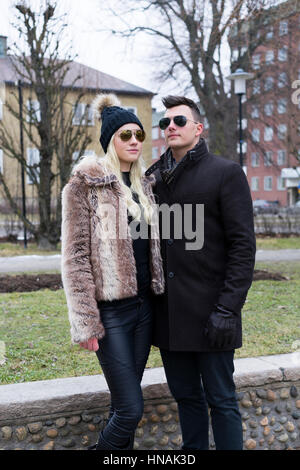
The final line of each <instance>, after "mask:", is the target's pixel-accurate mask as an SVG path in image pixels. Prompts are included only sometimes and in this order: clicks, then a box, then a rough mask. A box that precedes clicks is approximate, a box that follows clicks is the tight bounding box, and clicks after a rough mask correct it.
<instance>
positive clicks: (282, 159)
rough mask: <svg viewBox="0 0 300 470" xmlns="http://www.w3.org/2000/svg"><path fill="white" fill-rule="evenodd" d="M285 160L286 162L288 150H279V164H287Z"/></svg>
mask: <svg viewBox="0 0 300 470" xmlns="http://www.w3.org/2000/svg"><path fill="white" fill-rule="evenodd" d="M285 162H286V150H278V152H277V163H278V165H285Z"/></svg>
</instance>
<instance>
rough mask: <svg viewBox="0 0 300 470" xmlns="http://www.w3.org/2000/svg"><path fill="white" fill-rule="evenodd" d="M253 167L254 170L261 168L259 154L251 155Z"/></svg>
mask: <svg viewBox="0 0 300 470" xmlns="http://www.w3.org/2000/svg"><path fill="white" fill-rule="evenodd" d="M251 166H252V167H253V168H255V167H258V166H259V155H258V153H257V152H252V153H251Z"/></svg>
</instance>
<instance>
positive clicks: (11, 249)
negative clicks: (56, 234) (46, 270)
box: [0, 242, 60, 257]
mask: <svg viewBox="0 0 300 470" xmlns="http://www.w3.org/2000/svg"><path fill="white" fill-rule="evenodd" d="M59 253H60V243H59V244H58V245H57V250H55V251H47V250H39V249H38V247H37V244H36V243H33V242H30V243H28V244H27V248H24V244H23V243H20V242H18V243H8V242H5V243H0V257H1V256H2V257H3V256H5V257H7V256H24V255H56V254H59Z"/></svg>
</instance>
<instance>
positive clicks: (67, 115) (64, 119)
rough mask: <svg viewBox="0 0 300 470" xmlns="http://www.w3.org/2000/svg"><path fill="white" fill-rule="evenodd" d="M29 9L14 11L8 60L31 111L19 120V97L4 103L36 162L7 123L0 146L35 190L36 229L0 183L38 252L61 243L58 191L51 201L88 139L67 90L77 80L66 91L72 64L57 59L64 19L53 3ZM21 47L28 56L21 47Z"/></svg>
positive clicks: (3, 123) (1, 126)
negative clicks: (13, 33)
mask: <svg viewBox="0 0 300 470" xmlns="http://www.w3.org/2000/svg"><path fill="white" fill-rule="evenodd" d="M29 5H30V3H29V2H24V1H23V2H19V3H17V4H16V5H15V8H16V12H17V13H16V25H15V26H16V28H17V31H18V33H19V37H20V41H19V42H18V43H14V45H13V47H12V51H13V54H11V55H10V56H9V57H10V59H11V62H12V65H13V67H14V69H15V71H16V74H17V76H18V77H19V79H20V80H21V81H22V84H23V88H24V89H26V90H29V93H30V97H31V98H30V100H29V103H30V106H29V109H28V103H24V104H23V108H22V115H21V113H20V112H19V97H18V94H17V91H16V89H12V92H11V93H12V95H13V99H12V100H7V101H6V108H7V110H8V111H9V113H11V115H12V116H13V118H14V122H15V126H16V128H18V126H19V122H20V120H21V121H22V127H23V129H24V136H25V138H26V140H27V141H28V142H30V144H31V145H32V146H33V147H34V148H36V149H38V151H39V160H38V161H35V162H29V161H27V159H26V157H24V156H22V152H21V151H20V142H19V140H17V141H16V139H15V138H14V133H13V132H12V131H15V129H11V128H9V127H8V126H7V124H6V121H5V120H3V121H1V122H0V146H1V147H2V149H3V150H4V151H5V153H6V155H8V156H9V157H11V158H13V159H16V160H17V161H18V162H20V164H21V165H23V166H24V168H25V171H26V174H27V175H28V177H29V178H30V179H31V182H32V184H33V185H34V186H35V188H36V194H37V203H38V215H39V222H38V224H34V223H33V221H30V220H29V218H28V217H24V215H23V214H22V211H21V209H20V207H19V205H18V204H17V202H16V200H15V198H14V195H13V194H12V192H11V190H10V188H9V184H8V182H7V181H6V180H5V178H4V176H3V175H2V174H1V173H0V182H1V183H2V186H3V191H4V194H5V196H6V198H7V200H8V201H9V203H10V205H11V208H12V210H13V211H14V213H15V214H17V216H18V217H19V218H20V219H21V220H22V221H23V223H24V224H25V225H26V227H27V229H28V230H29V231H30V232H31V233H32V234H33V235H34V236H35V238H36V240H37V242H38V244H39V246H40V247H43V248H51V247H55V246H56V244H57V243H58V241H59V239H60V227H61V200H60V190H59V191H58V194H57V195H55V192H54V186H55V184H56V185H57V186H58V188H62V187H63V186H64V184H65V183H66V181H67V179H68V177H69V175H70V171H71V166H72V164H73V163H74V162H73V161H72V155H73V153H74V152H75V150H78V149H80V154H82V153H83V152H84V150H85V148H86V147H87V145H88V144H89V143H90V142H91V138H90V136H89V133H88V127H87V119H85V117H84V116H83V117H82V118H81V121H80V122H79V123H78V124H79V125H77V126H73V125H72V120H73V116H74V103H73V104H72V103H71V98H70V90H72V88H73V86H74V85H75V84H76V82H77V81H78V79H79V78H80V77H79V76H76V77H75V78H73V79H71V80H69V79H68V86H64V83H65V80H66V78H67V75H68V72H69V70H70V63H71V61H72V58H71V56H70V55H69V54H66V55H65V58H63V59H61V58H60V56H61V44H62V36H63V33H64V30H65V27H66V25H65V23H64V21H63V20H64V18H63V17H57V16H56V14H55V9H56V3H55V2H54V1H51V0H46V1H45V2H44V5H43V6H41V9H40V11H38V12H36V11H34V10H33V8H31V7H30V6H29ZM23 42H24V43H25V45H26V49H28V51H25V50H23V49H22V46H20V45H19V44H20V43H21V44H22V43H23ZM83 96H84V90H81V91H80V92H79V93H78V96H77V98H76V103H75V107H76V105H77V104H78V103H79V102H80V101H81V100H82V98H83ZM73 100H74V99H73ZM56 196H57V197H56Z"/></svg>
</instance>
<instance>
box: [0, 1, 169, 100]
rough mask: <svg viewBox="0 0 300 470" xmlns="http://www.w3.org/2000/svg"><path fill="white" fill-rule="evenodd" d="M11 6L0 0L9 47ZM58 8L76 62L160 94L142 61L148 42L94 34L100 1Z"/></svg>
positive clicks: (0, 24)
mask: <svg viewBox="0 0 300 470" xmlns="http://www.w3.org/2000/svg"><path fill="white" fill-rule="evenodd" d="M37 1H39V0H32V1H31V2H30V3H31V4H32V5H35V4H36V3H37ZM39 3H40V1H39ZM14 4H15V0H0V6H1V15H0V35H3V36H8V44H10V42H12V38H14V40H15V39H16V33H15V31H14V29H13V27H12V21H13V18H14V15H15V9H14V8H13V5H14ZM83 6H84V7H83ZM58 7H59V10H58V11H59V13H64V12H67V14H68V15H67V18H66V20H67V23H68V24H69V29H68V31H69V35H70V38H71V42H72V45H73V54H77V58H76V60H77V61H78V62H81V63H83V64H85V65H88V66H90V67H94V68H96V69H98V70H100V71H102V72H105V73H108V74H110V75H113V76H115V77H118V78H120V79H122V80H125V81H128V82H130V83H133V84H135V85H138V86H140V87H142V88H146V89H147V90H150V91H152V92H154V93H157V92H159V86H158V84H157V85H155V84H154V82H153V75H152V70H151V66H150V65H149V64H148V63H147V62H146V61H145V60H144V58H145V56H146V55H147V53H148V51H149V41H148V44H147V42H145V39H144V40H143V41H140V40H135V41H134V42H128V40H126V39H121V38H117V37H115V36H113V35H111V34H109V33H103V32H99V31H97V29H98V26H99V27H100V24H98V21H97V19H98V18H99V20H100V18H101V0H100V1H99V0H59V1H58ZM102 20H103V15H102ZM99 23H100V21H99ZM108 24H109V23H108ZM146 41H147V40H146ZM147 48H148V50H147ZM164 93H165V91H162V94H164ZM160 96H161V95H158V97H157V98H154V100H153V106H155V107H157V108H161V106H162V105H161V103H160Z"/></svg>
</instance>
